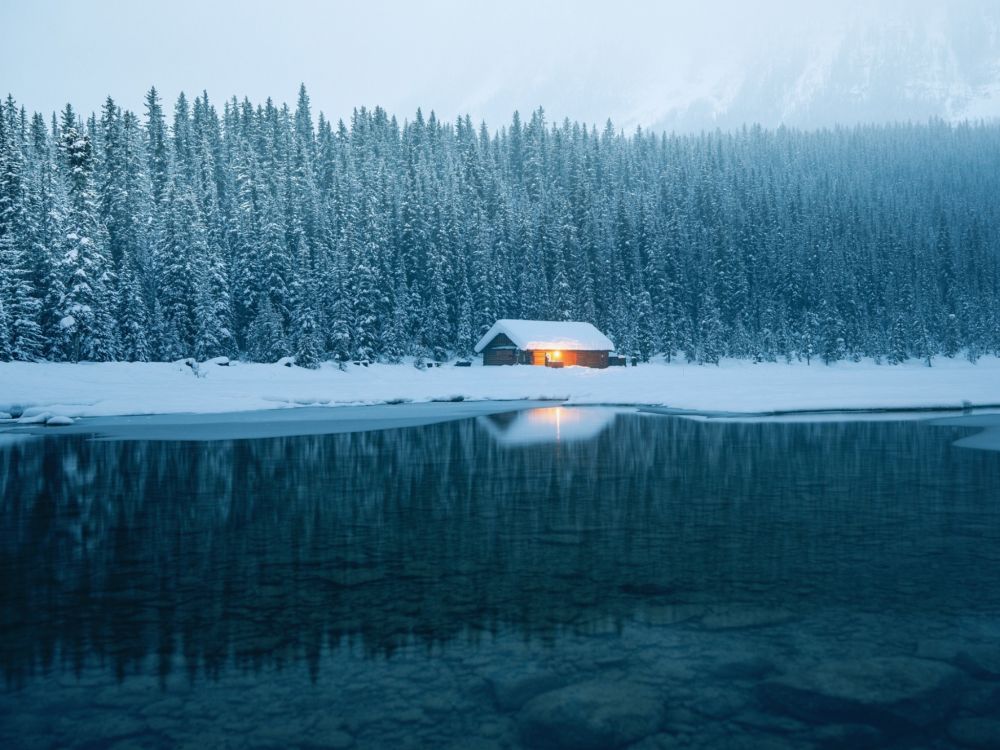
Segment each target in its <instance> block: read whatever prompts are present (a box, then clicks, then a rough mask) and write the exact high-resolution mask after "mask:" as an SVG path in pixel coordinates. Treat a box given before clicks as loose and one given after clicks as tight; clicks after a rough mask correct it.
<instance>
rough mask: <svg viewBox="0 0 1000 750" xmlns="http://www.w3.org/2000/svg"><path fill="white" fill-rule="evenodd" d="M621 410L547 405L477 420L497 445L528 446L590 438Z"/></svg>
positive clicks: (601, 430)
mask: <svg viewBox="0 0 1000 750" xmlns="http://www.w3.org/2000/svg"><path fill="white" fill-rule="evenodd" d="M621 411H622V410H621V409H614V408H608V407H602V406H586V407H575V408H564V407H561V406H549V407H542V408H538V409H528V410H526V411H519V412H509V413H506V414H491V415H489V416H486V417H478V418H477V419H476V422H477V423H478V424H479V425H480V426H481V427H483V428H484V429H485V430H486V431H487V432H488V433H489V434H490V436H491V437H492V438H493V439H494V440H496V441H497V443H499V444H500V445H530V444H532V443H559V442H566V443H570V442H575V441H581V440H591V439H593V438H595V437H597V436H598V435H600V434H601V433H602V432H604V430H605V429H607V427H608V426H609V425H610V424H611V423H612V422H614V421H615V416H616V415H617V414H619V413H621Z"/></svg>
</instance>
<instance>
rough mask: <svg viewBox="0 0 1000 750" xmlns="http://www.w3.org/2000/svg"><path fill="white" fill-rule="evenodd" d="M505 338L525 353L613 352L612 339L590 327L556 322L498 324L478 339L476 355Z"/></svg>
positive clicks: (533, 321)
mask: <svg viewBox="0 0 1000 750" xmlns="http://www.w3.org/2000/svg"><path fill="white" fill-rule="evenodd" d="M501 333H502V334H504V335H506V336H507V338H509V339H510V340H511V341H513V342H514V345H515V346H516V347H517V348H518V349H521V350H524V351H532V350H539V349H544V350H550V351H557V350H558V351H568V352H572V351H605V352H606V351H611V350H612V349H614V348H615V346H614V344H612V343H611V339H609V338H608V337H607V336H605V335H604V334H603V333H601V332H600V331H598V330H597V329H596V328H594V326H592V325H591V324H590V323H574V322H560V321H554V320H498V321H497V322H496V323H494V324H493V327H492V328H491V329H490V330H488V331H487V332H486V335H485V336H483V337H482V338H481V339H479V343H478V344H476V351H477V352H481V351H482V350H483V349H485V348H486V345H487V344H489V343H490V342H491V341H492V340H493V339H494V338H496V337H497V336H498V335H499V334H501Z"/></svg>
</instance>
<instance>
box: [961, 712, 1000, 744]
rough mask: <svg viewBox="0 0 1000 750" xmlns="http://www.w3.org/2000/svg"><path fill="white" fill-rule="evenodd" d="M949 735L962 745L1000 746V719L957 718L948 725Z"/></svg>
mask: <svg viewBox="0 0 1000 750" xmlns="http://www.w3.org/2000/svg"><path fill="white" fill-rule="evenodd" d="M948 736H949V737H951V739H953V740H954V741H955V742H957V743H958V744H959V745H961V746H962V747H974V748H979V747H982V748H997V747H1000V721H997V720H995V719H978V718H966V719H955V721H953V722H951V724H949V725H948Z"/></svg>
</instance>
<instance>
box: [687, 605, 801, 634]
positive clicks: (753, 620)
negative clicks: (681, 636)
mask: <svg viewBox="0 0 1000 750" xmlns="http://www.w3.org/2000/svg"><path fill="white" fill-rule="evenodd" d="M794 619H795V615H794V614H793V613H792V612H789V611H788V610H785V609H780V608H777V607H773V608H772V607H744V606H735V607H726V608H715V607H713V608H712V611H711V612H709V613H708V614H706V615H705V616H704V617H703V618H702V620H701V626H702V627H703V628H705V629H706V630H737V629H741V628H764V627H770V626H771V625H782V624H784V623H786V622H790V621H792V620H794Z"/></svg>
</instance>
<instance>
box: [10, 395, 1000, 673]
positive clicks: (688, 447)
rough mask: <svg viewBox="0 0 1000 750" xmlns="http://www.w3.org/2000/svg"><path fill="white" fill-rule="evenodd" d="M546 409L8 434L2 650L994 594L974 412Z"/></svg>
mask: <svg viewBox="0 0 1000 750" xmlns="http://www.w3.org/2000/svg"><path fill="white" fill-rule="evenodd" d="M550 416H552V414H551V413H546V412H536V413H534V414H530V413H529V414H526V415H521V416H518V417H515V418H513V419H510V418H506V417H504V418H497V417H490V418H480V420H479V421H478V422H477V421H475V420H467V421H462V422H455V423H446V424H437V425H432V426H427V427H420V428H411V429H401V430H387V431H383V432H369V433H358V434H340V435H330V436H307V437H284V438H275V439H266V440H252V441H236V442H217V443H177V442H169V443H168V442H101V441H91V440H87V439H83V438H79V437H72V438H47V439H39V440H31V441H22V442H7V443H4V444H3V445H0V497H2V505H0V528H2V530H3V544H2V545H0V573H2V575H0V579H2V583H0V618H2V627H3V633H4V637H3V638H2V639H0V668H2V670H3V673H4V674H5V676H6V677H7V680H8V682H10V683H13V684H20V683H23V682H25V681H28V680H30V678H31V675H32V674H37V673H38V672H39V670H44V671H52V670H61V669H79V668H81V667H82V665H85V664H93V663H103V664H107V665H108V666H109V667H110V668H113V669H114V670H115V671H116V673H117V674H118V675H119V676H123V675H126V674H129V673H131V672H133V671H137V670H139V669H140V667H141V665H142V664H144V663H146V662H147V660H148V658H149V657H153V658H154V659H155V661H156V663H157V664H158V669H159V672H160V674H161V676H166V675H168V674H170V673H171V672H172V671H174V670H177V669H180V668H182V669H184V670H187V672H188V673H190V674H191V675H192V676H193V677H198V676H200V675H204V676H208V677H209V678H217V677H218V676H219V675H220V674H221V673H223V672H224V671H225V670H226V669H228V668H229V667H231V666H235V667H240V668H246V667H250V668H258V667H260V666H261V665H265V664H267V665H277V666H280V665H282V664H288V663H292V662H302V661H306V662H307V663H309V664H310V665H311V667H312V669H313V673H314V675H315V671H316V670H318V669H319V664H320V655H321V653H322V652H323V651H324V649H325V648H327V647H328V646H329V647H333V648H336V647H337V646H338V644H343V643H345V642H348V641H349V642H352V643H357V644H360V645H362V646H363V648H364V651H365V652H366V653H367V654H369V655H376V654H382V655H391V654H392V653H393V652H394V650H395V649H397V648H398V647H399V646H401V645H403V644H408V643H413V642H419V643H425V644H427V645H432V646H436V647H445V648H446V647H447V646H448V645H449V644H450V643H452V642H454V641H455V639H458V638H459V637H461V641H460V643H461V644H462V647H463V648H474V644H475V643H476V642H477V641H478V640H479V639H481V638H483V637H484V636H488V635H490V634H496V633H498V632H500V631H508V632H516V633H519V634H521V635H522V636H523V637H524V638H528V639H538V640H539V641H540V642H543V643H550V644H551V643H556V642H557V641H558V639H559V638H560V637H561V636H562V635H564V634H566V633H575V634H586V633H587V632H588V629H592V628H597V627H600V628H606V627H607V626H608V624H609V623H610V624H611V626H612V627H614V626H615V625H616V624H617V625H619V626H620V624H621V623H623V622H626V621H630V620H632V619H635V618H637V617H638V618H640V619H641V618H642V616H643V612H644V611H646V610H649V609H651V608H661V609H662V608H663V607H671V606H674V607H682V606H690V605H691V603H693V602H697V603H699V606H701V607H702V608H704V607H706V606H713V605H714V606H715V607H716V609H715V610H714V611H715V612H716V613H718V612H720V611H721V612H723V614H724V613H725V611H726V610H725V607H727V606H730V603H732V602H747V601H752V602H754V603H755V605H757V606H764V607H771V608H782V609H783V610H787V611H790V612H805V611H810V612H815V611H818V610H822V609H824V608H839V607H856V606H858V603H859V602H864V603H865V604H864V606H865V607H872V608H875V609H877V610H878V611H880V612H892V611H896V612H899V613H901V614H902V613H921V612H933V613H938V614H940V613H943V612H944V613H946V612H949V611H953V612H970V611H981V610H984V609H988V608H989V607H995V606H996V602H997V601H998V597H997V594H998V593H1000V578H998V577H997V576H995V575H993V574H992V573H990V572H989V571H990V570H995V564H996V562H997V555H998V553H997V552H996V550H998V549H1000V524H998V520H1000V519H998V510H997V506H996V502H995V501H996V499H997V494H996V492H997V487H1000V454H996V453H988V452H977V451H968V450H966V451H963V450H961V449H960V448H955V447H953V446H952V442H953V441H954V440H956V439H958V438H960V437H962V436H964V435H967V434H969V430H968V429H965V428H960V427H950V428H949V427H928V426H926V425H924V424H921V423H919V422H857V423H822V424H773V423H758V424H731V423H709V422H695V421H688V420H684V419H674V418H665V417H650V416H641V415H637V414H634V413H614V412H611V411H607V410H605V411H595V412H592V413H590V414H587V413H586V412H574V411H573V410H563V413H562V414H561V415H560V424H561V428H562V427H567V426H568V429H569V430H570V433H573V431H574V430H576V433H575V436H576V439H565V440H559V441H553V440H551V439H549V438H547V437H546V432H545V430H546V429H547V427H546V426H551V421H550V419H549V417H550ZM539 425H542V426H543V427H542V429H541V432H540V433H539V431H538V430H537V429H534V428H538V426H539ZM533 429H534V432H533ZM560 437H563V434H562V433H561V434H560ZM720 608H721V609H720Z"/></svg>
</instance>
